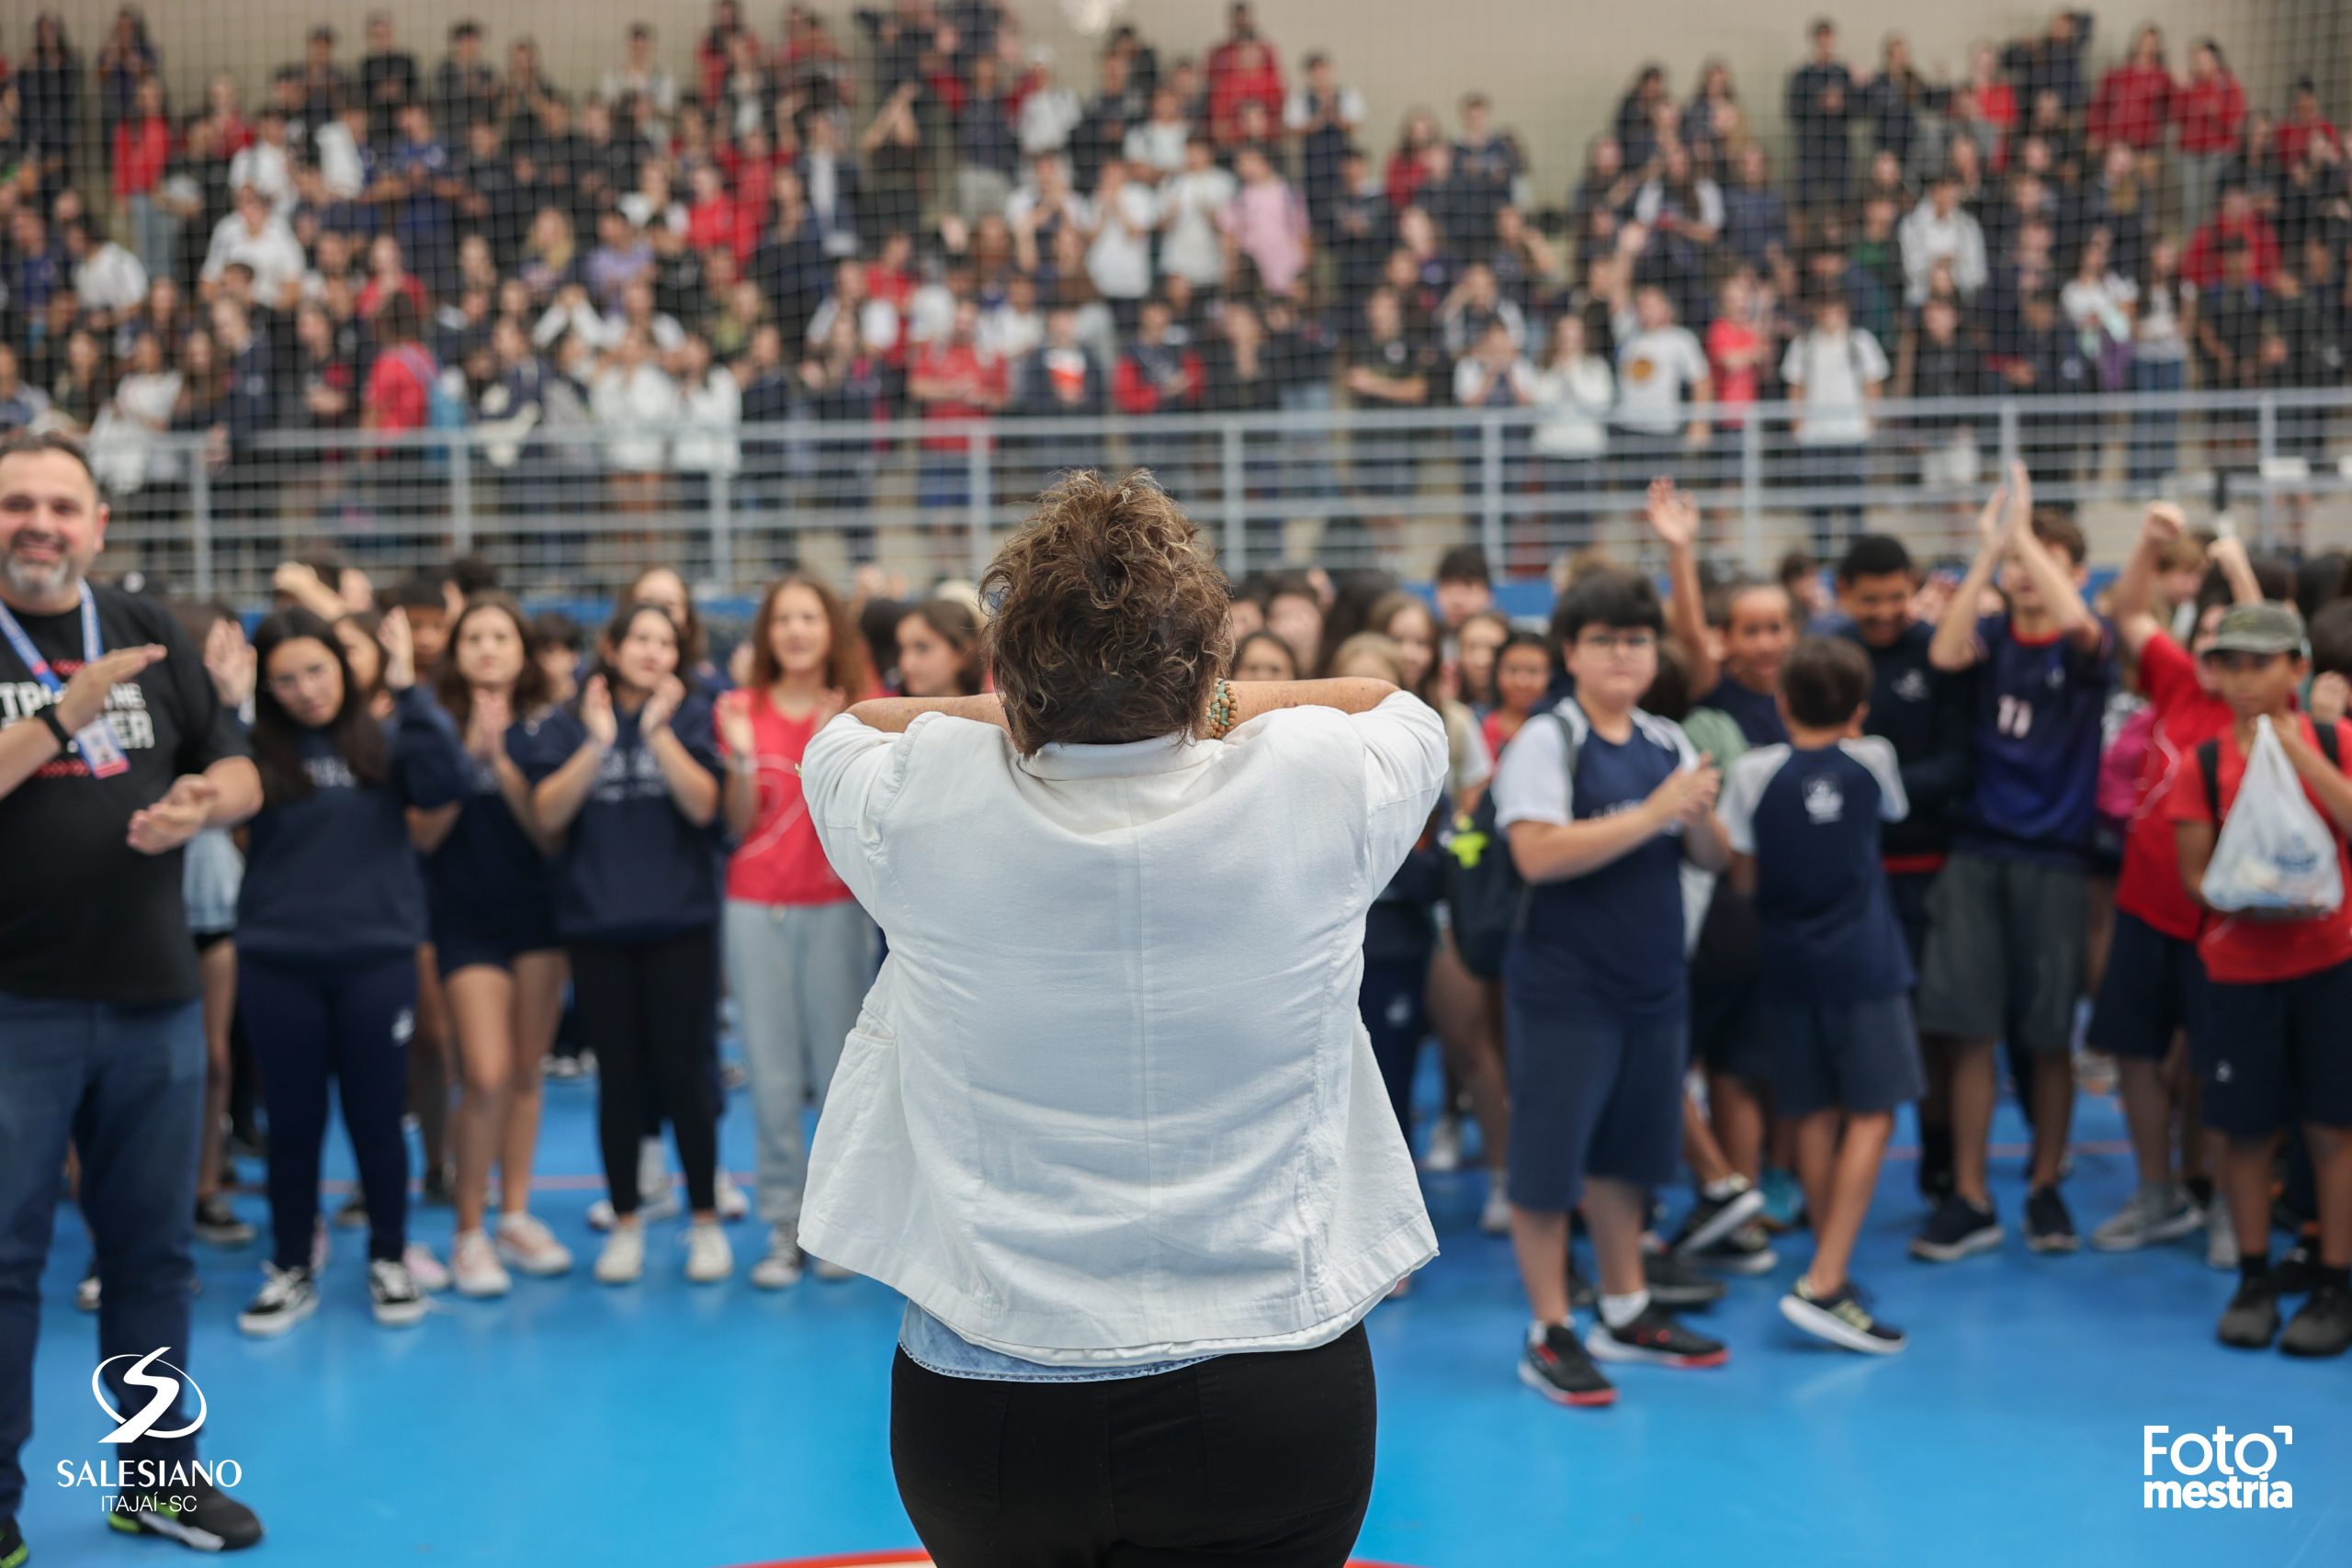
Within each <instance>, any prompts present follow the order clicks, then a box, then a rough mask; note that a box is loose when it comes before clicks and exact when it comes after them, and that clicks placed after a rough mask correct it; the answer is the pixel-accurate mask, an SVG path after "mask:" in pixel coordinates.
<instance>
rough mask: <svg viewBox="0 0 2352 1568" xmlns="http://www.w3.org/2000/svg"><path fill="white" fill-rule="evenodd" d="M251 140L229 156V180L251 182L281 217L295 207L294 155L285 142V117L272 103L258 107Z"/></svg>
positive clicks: (233, 183) (238, 183) (230, 181)
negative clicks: (250, 143)
mask: <svg viewBox="0 0 2352 1568" xmlns="http://www.w3.org/2000/svg"><path fill="white" fill-rule="evenodd" d="M257 130H258V131H259V134H258V135H256V136H255V137H254V141H253V144H252V145H251V146H249V147H247V148H246V149H245V150H244V151H243V152H240V153H238V154H237V155H236V156H235V157H233V158H232V159H230V160H229V183H230V184H231V185H232V186H253V187H254V189H255V190H257V191H259V192H261V193H262V195H263V196H264V197H266V198H267V199H268V201H269V208H270V210H271V211H272V212H274V213H276V214H277V216H278V217H280V218H284V217H286V216H288V214H290V213H291V212H292V211H293V208H294V159H293V155H292V151H291V149H289V148H288V146H287V144H286V117H285V116H284V115H282V114H280V113H279V112H278V111H277V108H276V107H268V108H265V109H263V110H262V111H261V118H260V119H259V121H258V122H257Z"/></svg>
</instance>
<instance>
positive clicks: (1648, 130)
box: [1611, 63, 1673, 177]
mask: <svg viewBox="0 0 2352 1568" xmlns="http://www.w3.org/2000/svg"><path fill="white" fill-rule="evenodd" d="M1671 102H1673V99H1672V97H1671V96H1669V95H1668V92H1667V86H1666V68H1665V67H1664V66H1662V65H1658V64H1655V63H1648V64H1645V65H1643V66H1642V67H1641V68H1640V69H1639V70H1637V71H1635V72H1634V80H1633V85H1630V86H1628V87H1627V88H1626V89H1625V96H1623V97H1622V98H1620V99H1618V100H1617V114H1616V118H1614V119H1613V120H1612V121H1611V133H1612V134H1613V135H1614V136H1615V137H1616V140H1617V145H1618V147H1619V149H1620V150H1621V151H1622V152H1623V154H1624V159H1625V166H1626V168H1627V169H1629V170H1631V171H1632V172H1633V173H1634V175H1636V176H1637V177H1638V176H1640V175H1644V174H1645V172H1646V171H1647V170H1648V167H1649V163H1650V160H1651V159H1652V158H1655V157H1657V152H1658V147H1657V129H1656V128H1657V111H1658V109H1659V108H1660V107H1663V106H1664V105H1667V104H1669V103H1671Z"/></svg>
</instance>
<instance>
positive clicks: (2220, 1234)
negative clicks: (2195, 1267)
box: [2205, 1191, 2238, 1274]
mask: <svg viewBox="0 0 2352 1568" xmlns="http://www.w3.org/2000/svg"><path fill="white" fill-rule="evenodd" d="M2237 1266H2238V1232H2237V1227H2236V1226H2235V1225H2233V1224H2231V1223H2230V1200H2229V1197H2228V1195H2227V1194H2225V1193H2222V1192H2218V1191H2217V1192H2215V1193H2214V1194H2213V1201H2212V1202H2211V1203H2209V1204H2207V1205H2206V1208H2205V1267H2206V1268H2208V1269H2219V1270H2221V1271H2222V1273H2224V1274H2226V1273H2228V1272H2230V1271H2231V1270H2232V1269H2235V1268H2236V1267H2237Z"/></svg>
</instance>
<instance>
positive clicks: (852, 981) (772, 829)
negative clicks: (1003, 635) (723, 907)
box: [718, 572, 977, 1290]
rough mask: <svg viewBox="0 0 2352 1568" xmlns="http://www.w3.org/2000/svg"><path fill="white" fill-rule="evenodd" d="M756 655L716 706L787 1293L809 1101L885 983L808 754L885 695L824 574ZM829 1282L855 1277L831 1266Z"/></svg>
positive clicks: (804, 586)
mask: <svg viewBox="0 0 2352 1568" xmlns="http://www.w3.org/2000/svg"><path fill="white" fill-rule="evenodd" d="M928 607H929V606H925V608H928ZM921 614H922V612H921V611H917V612H915V613H913V614H910V615H909V616H907V617H906V619H905V620H903V621H901V622H900V627H901V634H900V635H901V639H902V640H901V646H902V647H903V646H904V641H903V639H904V636H905V628H906V627H907V626H909V625H910V624H914V625H928V624H929V623H927V622H922V621H919V620H918V617H919V616H920V615H921ZM974 629H975V631H977V627H975V628H974ZM751 644H752V668H751V676H752V678H751V681H750V682H749V683H748V684H747V685H746V686H744V687H743V688H742V689H741V690H738V691H733V692H729V693H728V694H726V695H725V696H724V697H722V698H720V699H719V703H718V735H719V741H720V745H721V748H722V750H723V751H724V753H725V755H726V758H727V787H726V796H725V803H726V812H727V828H728V831H729V833H730V834H732V835H733V836H734V838H735V840H736V841H737V842H738V843H739V844H740V845H741V847H740V848H739V849H738V850H737V851H736V852H735V854H734V858H733V859H732V860H731V861H729V863H728V868H727V917H726V919H727V926H726V930H727V973H728V977H729V980H730V981H732V983H733V985H734V987H735V997H736V999H737V1000H738V1001H739V1002H740V1003H741V1005H742V1016H743V1061H744V1065H745V1066H746V1067H747V1068H748V1069H749V1070H750V1073H751V1081H752V1111H753V1115H754V1117H755V1119H756V1121H757V1123H758V1131H759V1167H758V1174H759V1192H758V1201H759V1212H760V1218H761V1220H762V1221H763V1222H764V1223H765V1224H767V1226H768V1250H767V1255H766V1256H765V1257H764V1258H762V1259H761V1260H760V1261H759V1263H757V1264H756V1265H754V1266H753V1268H752V1283H753V1284H754V1285H758V1286H761V1287H763V1288H764V1289H768V1290H780V1289H782V1288H783V1287H785V1286H786V1285H790V1284H794V1283H796V1282H797V1280H799V1278H800V1273H801V1267H802V1257H801V1252H800V1243H799V1228H800V1198H801V1190H802V1187H803V1186H804V1185H805V1183H806V1181H807V1179H808V1173H809V1156H808V1146H807V1143H806V1141H805V1138H804V1135H803V1131H802V1125H801V1114H802V1109H803V1107H804V1106H806V1105H807V1104H808V1103H809V1101H810V1100H814V1101H815V1102H816V1104H817V1105H818V1106H819V1108H820V1110H821V1108H822V1107H823V1105H824V1103H825V1091H826V1089H828V1088H829V1087H830V1086H831V1083H832V1079H833V1067H834V1065H835V1064H836V1063H838V1062H839V1061H840V1060H841V1055H842V1043H843V1042H844V1041H845V1040H847V1039H848V1037H849V1032H850V1027H851V1026H852V1025H853V1024H854V1023H855V1022H856V1021H857V1010H858V1004H859V1002H860V1001H861V1000H863V999H864V998H865V989H866V987H867V986H869V985H870V984H872V983H873V979H874V924H873V922H872V921H871V920H869V919H866V917H865V911H864V910H863V909H861V908H858V907H857V902H856V900H855V899H854V898H852V897H850V891H849V888H848V887H847V886H844V885H843V884H842V879H841V878H840V877H839V876H837V875H835V874H833V868H832V866H831V863H829V862H828V861H827V860H826V859H825V849H824V846H823V845H822V844H820V842H818V840H817V829H816V826H815V824H814V823H812V822H811V821H810V820H809V807H808V806H807V804H806V803H805V802H804V801H803V800H802V799H801V797H800V758H801V754H802V752H804V751H806V750H808V747H809V739H810V738H811V737H813V736H814V735H815V734H816V733H817V731H818V730H820V729H821V728H824V726H825V723H826V721H827V720H828V719H830V718H831V717H832V716H834V715H835V714H838V713H840V712H841V711H842V709H843V708H845V707H847V706H848V705H849V704H851V703H852V702H856V701H862V700H863V699H865V697H867V696H870V695H874V694H876V688H875V681H874V672H873V670H872V667H871V666H870V665H869V664H868V662H867V655H866V649H865V637H863V636H862V635H861V634H860V633H859V631H858V627H857V622H856V620H855V619H854V617H852V616H851V615H850V614H849V612H848V611H847V610H845V609H844V608H843V607H842V603H841V601H840V600H839V599H838V598H836V597H835V596H834V594H833V592H832V590H831V588H829V587H827V586H826V585H825V584H824V583H823V582H822V581H819V580H818V579H816V578H813V577H809V576H806V575H804V574H802V573H799V572H794V573H791V574H789V575H787V576H786V577H784V578H781V579H779V580H778V581H776V582H775V583H774V584H773V585H772V586H770V587H769V589H768V591H767V592H766V593H765V594H764V595H763V597H762V598H761V600H760V609H759V614H757V615H754V616H752V630H751ZM932 663H944V660H918V667H919V668H926V669H927V668H928V666H929V665H930V664H932ZM818 1271H819V1274H820V1277H823V1278H828V1279H845V1278H847V1277H848V1276H847V1273H846V1271H844V1270H838V1269H831V1268H830V1267H829V1266H827V1265H824V1264H820V1265H818Z"/></svg>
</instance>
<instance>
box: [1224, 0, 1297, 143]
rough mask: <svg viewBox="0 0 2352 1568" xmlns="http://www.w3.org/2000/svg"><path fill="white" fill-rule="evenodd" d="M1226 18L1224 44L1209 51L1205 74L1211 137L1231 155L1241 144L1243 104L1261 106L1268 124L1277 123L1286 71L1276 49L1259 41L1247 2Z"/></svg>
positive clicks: (1241, 2) (1239, 3) (1238, 3)
mask: <svg viewBox="0 0 2352 1568" xmlns="http://www.w3.org/2000/svg"><path fill="white" fill-rule="evenodd" d="M1227 17H1228V18H1229V25H1228V27H1227V33H1226V38H1225V40H1224V41H1223V42H1222V43H1219V44H1218V45H1217V46H1216V48H1215V49H1212V50H1210V51H1209V55H1208V61H1207V66H1206V70H1207V79H1208V122H1209V134H1210V136H1211V137H1212V138H1213V139H1214V140H1215V141H1216V144H1217V145H1218V146H1219V147H1223V148H1228V149H1230V148H1238V146H1240V144H1241V141H1242V136H1241V107H1242V106H1243V105H1244V104H1251V103H1254V104H1257V105H1259V106H1261V107H1263V108H1264V109H1265V111H1266V114H1267V116H1268V117H1269V119H1270V121H1272V122H1275V123H1279V121H1280V118H1281V115H1282V112H1283V67H1282V62H1281V61H1280V60H1278V59H1276V58H1275V56H1274V51H1273V49H1272V46H1270V45H1269V44H1268V43H1267V42H1266V41H1265V40H1264V39H1261V38H1260V37H1259V36H1258V24H1257V18H1256V17H1254V16H1253V15H1252V14H1251V12H1250V6H1249V0H1236V4H1235V5H1234V6H1232V7H1231V8H1230V9H1229V10H1228V11H1227Z"/></svg>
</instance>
